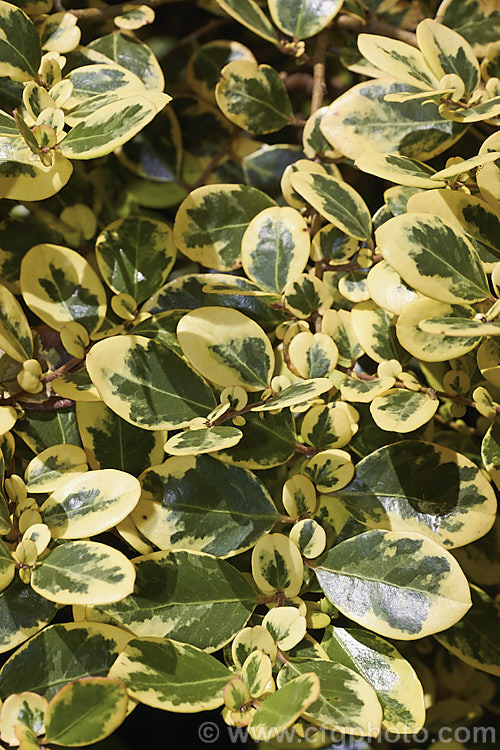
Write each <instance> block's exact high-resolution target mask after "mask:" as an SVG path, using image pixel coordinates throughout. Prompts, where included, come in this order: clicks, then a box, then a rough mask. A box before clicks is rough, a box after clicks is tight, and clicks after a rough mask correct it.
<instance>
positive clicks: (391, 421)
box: [370, 388, 439, 433]
mask: <svg viewBox="0 0 500 750" xmlns="http://www.w3.org/2000/svg"><path fill="white" fill-rule="evenodd" d="M438 407H439V399H438V398H437V397H434V398H432V397H431V395H430V394H429V393H422V392H415V391H410V390H406V389H404V388H393V389H392V390H390V391H387V393H384V394H383V395H382V396H377V397H376V398H374V399H373V401H372V402H371V404H370V414H371V415H372V417H373V421H374V422H375V424H376V425H377V426H378V427H380V429H382V430H387V431H389V432H403V433H405V432H413V430H416V429H418V428H419V427H422V425H424V424H427V422H429V420H430V419H432V417H433V416H434V414H435V413H436V411H437V409H438Z"/></svg>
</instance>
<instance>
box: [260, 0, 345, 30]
mask: <svg viewBox="0 0 500 750" xmlns="http://www.w3.org/2000/svg"><path fill="white" fill-rule="evenodd" d="M342 3H343V0H320V2H317V0H269V12H270V13H271V18H272V19H273V21H274V23H275V24H276V26H278V28H279V29H281V31H283V32H284V33H285V34H288V36H291V37H292V38H293V39H308V38H309V37H311V36H314V35H315V34H318V32H320V31H321V29H323V28H324V27H325V26H328V24H329V23H330V21H331V20H332V19H333V18H334V17H335V16H336V15H337V13H338V12H339V10H340V8H341V7H342Z"/></svg>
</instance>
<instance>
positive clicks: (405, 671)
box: [321, 627, 425, 733]
mask: <svg viewBox="0 0 500 750" xmlns="http://www.w3.org/2000/svg"><path fill="white" fill-rule="evenodd" d="M321 646H322V647H323V648H324V649H325V651H326V653H327V654H328V656H329V658H330V659H331V660H332V661H333V662H334V663H335V665H336V666H338V665H343V666H344V667H347V668H348V669H352V670H353V671H354V672H357V673H358V674H359V675H360V676H361V677H363V678H364V679H365V680H366V681H367V682H368V684H369V685H371V686H372V688H373V689H374V690H375V692H376V694H377V698H378V700H379V701H380V704H381V705H382V711H383V716H382V723H383V725H384V726H385V727H387V728H388V729H389V731H391V732H402V733H405V732H418V731H419V730H420V729H421V728H422V726H423V724H424V721H425V706H424V691H423V688H422V685H421V683H420V680H419V679H418V677H417V675H416V673H415V670H414V669H413V667H412V666H411V664H410V663H409V662H408V661H407V660H406V659H404V658H403V657H402V656H401V654H400V653H399V651H398V650H397V649H396V648H394V646H393V645H392V643H388V641H385V640H384V639H383V638H381V637H380V636H378V635H375V634H374V633H370V632H369V631H367V630H361V629H359V628H338V627H333V628H327V630H326V631H325V636H324V638H323V640H322V642H321ZM334 705H335V704H334Z"/></svg>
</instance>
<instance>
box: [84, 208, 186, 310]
mask: <svg viewBox="0 0 500 750" xmlns="http://www.w3.org/2000/svg"><path fill="white" fill-rule="evenodd" d="M175 255H176V249H175V246H174V244H173V240H172V230H171V229H170V227H169V226H168V224H165V222H163V221H158V220H157V219H150V218H149V217H145V216H127V217H126V218H124V219H117V220H116V221H113V222H112V223H111V224H109V225H108V226H107V227H106V228H105V229H104V230H103V231H102V232H101V234H100V235H99V237H98V238H97V241H96V257H97V264H98V266H99V270H100V272H101V274H102V277H103V279H104V281H105V282H106V283H107V285H108V286H109V287H110V289H112V290H113V291H114V292H116V294H120V293H124V294H131V295H132V297H133V298H134V299H135V301H136V302H137V303H138V304H140V303H141V302H144V300H146V299H148V297H151V295H152V294H154V292H156V290H157V289H159V287H160V286H162V284H163V283H164V282H165V281H166V279H167V276H168V274H169V273H170V271H171V269H172V266H173V265H174V262H175Z"/></svg>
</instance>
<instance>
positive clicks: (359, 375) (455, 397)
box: [337, 365, 500, 414]
mask: <svg viewBox="0 0 500 750" xmlns="http://www.w3.org/2000/svg"><path fill="white" fill-rule="evenodd" d="M337 370H340V372H343V373H344V374H345V375H347V376H348V377H349V378H352V379H353V380H364V381H367V382H369V381H371V380H378V379H379V376H378V375H368V374H367V373H365V372H355V371H354V370H353V369H352V368H351V367H343V366H342V365H337ZM392 387H393V388H405V389H406V390H408V391H412V390H414V389H413V388H408V386H407V385H406V383H403V381H402V380H396V382H395V383H394V385H393V386H392ZM414 392H415V393H427V394H428V395H429V396H431V398H445V399H448V400H449V401H456V402H457V403H458V404H463V405H464V406H472V407H475V402H474V401H473V400H472V399H471V398H466V396H460V395H459V394H456V393H446V392H445V391H436V390H434V388H429V387H427V386H424V385H423V386H421V387H420V388H419V389H418V391H416V390H415V391H414ZM493 408H494V409H495V411H496V412H497V414H500V406H494V407H493Z"/></svg>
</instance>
